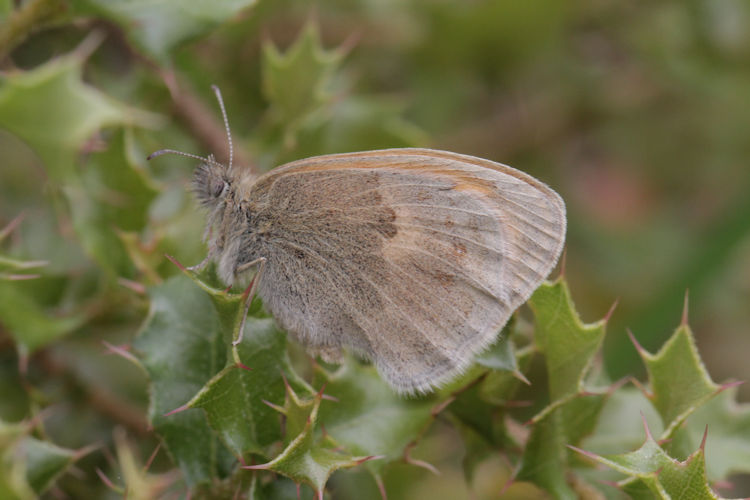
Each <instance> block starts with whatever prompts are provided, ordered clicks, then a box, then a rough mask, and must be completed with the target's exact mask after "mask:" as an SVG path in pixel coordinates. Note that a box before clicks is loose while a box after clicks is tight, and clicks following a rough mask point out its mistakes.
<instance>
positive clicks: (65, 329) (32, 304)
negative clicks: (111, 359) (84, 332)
mask: <svg viewBox="0 0 750 500" xmlns="http://www.w3.org/2000/svg"><path fill="white" fill-rule="evenodd" d="M86 319H87V317H86V315H85V314H84V313H81V312H79V313H70V314H66V315H56V314H54V312H52V311H47V310H46V309H45V308H44V307H42V305H41V304H39V302H37V301H36V299H35V297H33V296H32V295H30V294H29V291H28V290H27V289H26V288H25V287H24V286H23V282H21V281H6V280H0V323H2V324H3V325H4V326H5V328H6V329H7V330H8V332H9V333H10V334H11V336H12V337H13V340H15V342H16V344H18V347H19V348H20V350H21V353H22V354H23V355H27V354H29V353H32V352H34V351H35V350H37V349H39V348H40V347H43V346H45V345H47V344H49V343H50V342H53V341H55V340H57V339H59V338H61V337H63V336H65V335H67V334H68V333H70V332H72V331H73V330H75V329H77V328H78V327H80V326H81V325H82V324H83V323H85V321H86Z"/></svg>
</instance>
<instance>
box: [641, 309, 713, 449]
mask: <svg viewBox="0 0 750 500" xmlns="http://www.w3.org/2000/svg"><path fill="white" fill-rule="evenodd" d="M631 338H633V337H632V336H631ZM633 342H634V343H635V344H636V348H637V350H638V353H639V354H640V355H641V358H642V359H643V362H644V363H645V365H646V370H647V372H648V379H649V386H650V391H649V392H648V393H647V394H646V396H647V397H648V398H649V399H650V400H651V402H652V404H653V405H654V407H655V408H656V411H657V412H658V413H659V415H660V416H661V419H662V422H663V423H664V432H663V434H662V439H667V438H669V437H671V436H672V434H673V433H674V432H675V430H676V429H677V428H678V427H679V426H680V425H681V424H682V423H683V422H684V421H685V419H686V418H687V416H688V415H690V414H691V413H692V412H694V411H695V410H696V409H697V408H698V407H700V406H701V405H702V404H704V403H705V402H706V401H708V400H709V399H711V398H713V397H714V396H715V395H716V394H718V393H719V392H720V391H721V390H722V387H721V386H719V385H717V384H715V383H714V382H713V381H712V380H711V377H710V376H709V374H708V372H707V371H706V368H705V367H704V366H703V362H702V361H701V359H700V355H699V354H698V349H697V348H696V346H695V340H694V339H693V333H692V331H691V330H690V327H689V326H688V325H687V323H685V322H683V324H682V325H680V326H679V327H678V328H677V330H675V332H674V334H673V335H672V337H670V339H669V340H667V342H666V343H665V344H664V345H663V346H662V348H661V349H660V350H659V352H657V353H656V354H650V353H648V352H647V351H646V350H645V349H643V348H642V347H641V346H640V345H639V344H638V343H637V342H636V341H635V338H633Z"/></svg>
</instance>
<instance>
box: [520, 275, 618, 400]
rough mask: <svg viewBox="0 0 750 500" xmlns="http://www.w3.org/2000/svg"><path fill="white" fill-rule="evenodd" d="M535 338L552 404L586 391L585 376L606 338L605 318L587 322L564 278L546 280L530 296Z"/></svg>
mask: <svg viewBox="0 0 750 500" xmlns="http://www.w3.org/2000/svg"><path fill="white" fill-rule="evenodd" d="M529 305H530V306H531V309H532V310H533V311H534V318H535V324H536V329H535V331H534V335H535V337H534V338H535V340H536V343H537V345H538V347H539V349H540V350H541V351H542V352H543V353H544V356H545V362H546V364H547V376H548V379H549V391H550V401H551V402H550V407H552V406H554V405H556V404H559V403H561V402H562V401H564V400H566V399H567V398H570V397H573V396H575V395H576V394H578V393H580V392H582V391H583V380H584V377H585V375H586V373H587V371H588V370H589V367H590V365H591V362H592V360H593V358H594V355H595V354H596V353H597V351H598V350H599V347H600V346H601V343H602V340H603V339H604V333H605V326H606V320H600V321H597V322H596V323H589V324H584V323H583V322H581V319H580V317H579V316H578V312H576V310H575V307H574V305H573V300H572V299H571V296H570V290H569V289H568V285H567V283H566V282H565V280H563V279H558V280H557V281H555V282H552V283H550V282H546V283H543V284H542V285H541V286H540V287H539V288H537V290H536V291H535V292H534V294H533V295H532V296H531V299H529Z"/></svg>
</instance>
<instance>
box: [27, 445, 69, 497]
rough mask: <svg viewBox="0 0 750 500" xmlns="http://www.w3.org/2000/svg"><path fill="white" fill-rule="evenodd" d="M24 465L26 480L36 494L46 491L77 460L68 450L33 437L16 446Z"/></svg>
mask: <svg viewBox="0 0 750 500" xmlns="http://www.w3.org/2000/svg"><path fill="white" fill-rule="evenodd" d="M18 449H19V452H20V453H22V454H23V456H24V459H25V464H26V478H27V480H28V482H29V485H30V486H31V487H32V488H33V489H34V491H35V492H36V493H37V494H41V493H42V492H44V491H46V490H47V489H48V488H49V487H50V486H51V485H52V483H54V481H55V480H56V479H57V478H58V477H60V475H62V474H63V473H64V472H65V471H66V470H68V468H69V467H70V466H71V465H73V463H74V462H75V461H76V459H77V458H78V454H77V453H76V452H75V451H74V450H68V449H65V448H61V447H59V446H57V445H54V444H52V443H50V442H47V441H40V440H39V439H36V438H33V437H30V436H29V437H26V438H24V439H23V440H22V441H21V442H20V443H19V445H18Z"/></svg>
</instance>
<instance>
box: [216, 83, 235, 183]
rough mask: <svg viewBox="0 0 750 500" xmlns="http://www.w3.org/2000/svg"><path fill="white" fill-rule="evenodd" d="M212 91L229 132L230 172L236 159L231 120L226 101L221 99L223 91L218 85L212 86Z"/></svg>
mask: <svg viewBox="0 0 750 500" xmlns="http://www.w3.org/2000/svg"><path fill="white" fill-rule="evenodd" d="M211 90H213V91H214V94H216V100H217V101H219V108H221V116H222V118H224V129H225V130H226V131H227V142H228V143H229V170H232V160H233V159H234V148H233V147H232V133H231V132H230V131H229V119H228V118H227V110H226V108H224V99H222V97H221V90H219V87H217V86H216V85H211Z"/></svg>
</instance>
